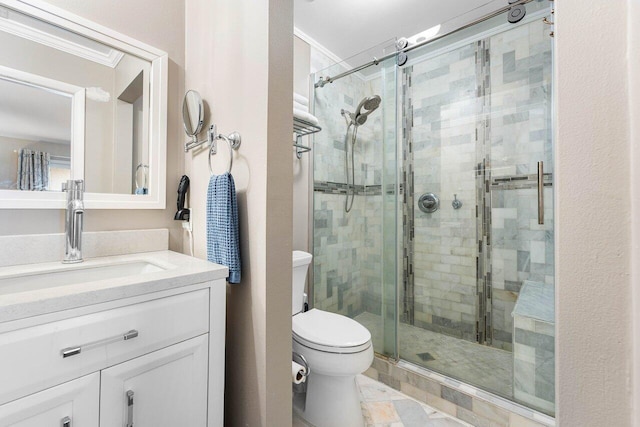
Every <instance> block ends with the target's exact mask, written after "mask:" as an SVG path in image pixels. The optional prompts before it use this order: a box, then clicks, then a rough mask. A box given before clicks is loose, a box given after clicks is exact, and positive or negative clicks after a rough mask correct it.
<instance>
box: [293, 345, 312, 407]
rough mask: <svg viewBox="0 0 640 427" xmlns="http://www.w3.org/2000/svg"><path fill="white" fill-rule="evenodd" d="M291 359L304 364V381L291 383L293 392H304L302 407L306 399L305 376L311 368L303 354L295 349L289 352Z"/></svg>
mask: <svg viewBox="0 0 640 427" xmlns="http://www.w3.org/2000/svg"><path fill="white" fill-rule="evenodd" d="M291 360H293V361H294V362H296V363H299V364H301V365H302V366H304V369H305V370H306V372H305V373H304V381H303V382H301V383H300V384H292V386H293V392H294V393H298V394H304V396H302V397H303V400H302V407H303V409H304V407H305V406H306V403H307V402H306V400H307V396H306V393H307V377H308V376H309V374H310V373H311V368H309V363H307V359H305V357H304V356H303V355H301V354H300V353H296V352H295V351H292V352H291Z"/></svg>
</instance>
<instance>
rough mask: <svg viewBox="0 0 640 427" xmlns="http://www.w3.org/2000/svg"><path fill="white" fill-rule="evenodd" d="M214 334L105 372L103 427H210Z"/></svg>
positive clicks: (102, 409) (102, 386) (103, 381)
mask: <svg viewBox="0 0 640 427" xmlns="http://www.w3.org/2000/svg"><path fill="white" fill-rule="evenodd" d="M208 343H209V340H208V334H205V335H200V336H199V337H196V338H192V339H190V340H187V341H183V342H181V343H179V344H175V345H172V346H170V347H167V348H164V349H162V350H158V351H154V352H153V353H149V354H147V355H144V356H141V357H138V358H136V359H133V360H129V361H128V362H125V363H122V364H120V365H116V366H113V367H111V368H108V369H105V370H103V371H102V373H101V375H102V377H101V384H100V427H122V426H127V425H129V424H132V425H133V426H135V427H186V426H189V427H205V426H206V423H207V359H208Z"/></svg>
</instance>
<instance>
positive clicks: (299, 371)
mask: <svg viewBox="0 0 640 427" xmlns="http://www.w3.org/2000/svg"><path fill="white" fill-rule="evenodd" d="M306 379H307V369H306V368H305V367H304V366H302V365H300V364H299V363H296V362H294V361H293V360H292V361H291V381H293V383H294V384H300V383H303V382H305V380H306Z"/></svg>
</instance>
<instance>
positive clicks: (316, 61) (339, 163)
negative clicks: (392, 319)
mask: <svg viewBox="0 0 640 427" xmlns="http://www.w3.org/2000/svg"><path fill="white" fill-rule="evenodd" d="M311 62H312V69H315V70H323V69H325V68H326V67H329V66H331V65H333V61H332V60H330V59H329V58H327V57H326V56H324V55H323V54H321V53H320V52H318V51H316V50H315V49H312V50H311ZM343 70H344V69H343V68H341V66H333V67H331V68H330V69H328V70H326V71H325V73H326V74H328V75H331V74H336V73H338V72H340V71H343ZM323 75H324V74H323ZM380 89H381V88H380V78H377V79H372V80H367V79H364V78H362V76H360V75H357V74H353V75H351V76H348V77H345V78H343V79H340V80H338V81H336V82H334V83H331V84H329V85H327V86H325V87H323V88H318V89H316V90H315V102H314V114H315V115H316V117H318V120H319V121H320V126H322V131H321V132H319V133H317V134H315V135H314V140H313V151H312V153H313V156H314V248H313V253H314V306H315V307H317V308H320V309H323V310H329V311H332V312H334V313H340V314H344V315H347V316H349V317H354V316H356V315H357V314H359V313H361V312H363V311H365V310H367V311H372V312H377V313H380V311H381V298H380V292H381V264H382V261H381V251H382V227H381V181H382V178H381V172H382V144H381V140H382V114H381V111H382V109H379V110H378V111H375V112H374V113H372V114H371V115H370V116H369V119H368V121H367V122H366V123H365V124H364V125H362V126H360V127H359V129H358V135H357V142H356V144H355V146H354V156H355V169H354V182H355V184H356V187H355V198H354V203H353V208H352V210H351V212H349V213H346V212H345V211H344V205H345V198H346V196H345V193H346V182H347V179H346V173H345V155H346V152H345V133H346V129H347V125H346V123H345V119H344V117H343V116H342V115H341V114H340V110H341V109H345V110H347V111H350V112H354V110H355V109H356V108H357V106H358V103H359V102H360V101H361V100H362V99H363V98H364V97H365V96H371V95H373V94H379V95H382V94H381V93H380ZM350 134H351V132H350ZM349 144H351V142H349Z"/></svg>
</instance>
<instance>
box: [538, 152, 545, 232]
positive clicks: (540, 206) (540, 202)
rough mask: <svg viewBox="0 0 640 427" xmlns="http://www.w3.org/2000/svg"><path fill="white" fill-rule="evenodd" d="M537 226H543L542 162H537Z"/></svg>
mask: <svg viewBox="0 0 640 427" xmlns="http://www.w3.org/2000/svg"><path fill="white" fill-rule="evenodd" d="M538 224H540V225H542V224H544V162H538Z"/></svg>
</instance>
